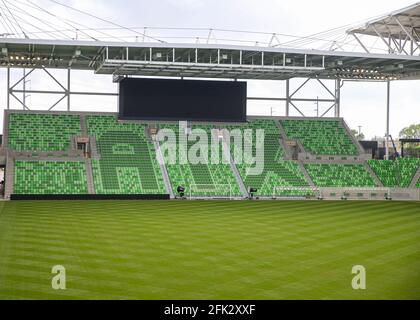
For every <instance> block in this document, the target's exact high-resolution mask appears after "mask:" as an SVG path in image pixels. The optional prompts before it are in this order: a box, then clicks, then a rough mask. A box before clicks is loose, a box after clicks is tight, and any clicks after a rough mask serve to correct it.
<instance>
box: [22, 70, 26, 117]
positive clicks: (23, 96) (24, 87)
mask: <svg viewBox="0 0 420 320" xmlns="http://www.w3.org/2000/svg"><path fill="white" fill-rule="evenodd" d="M22 84H23V92H22V102H23V110H25V106H26V69H25V68H23V81H22Z"/></svg>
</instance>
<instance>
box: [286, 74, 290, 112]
mask: <svg viewBox="0 0 420 320" xmlns="http://www.w3.org/2000/svg"><path fill="white" fill-rule="evenodd" d="M289 111H290V80H289V79H287V80H286V117H288V116H289Z"/></svg>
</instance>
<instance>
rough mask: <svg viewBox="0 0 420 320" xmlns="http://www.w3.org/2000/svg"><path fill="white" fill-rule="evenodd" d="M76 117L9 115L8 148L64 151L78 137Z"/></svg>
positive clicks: (78, 125) (33, 114)
mask: <svg viewBox="0 0 420 320" xmlns="http://www.w3.org/2000/svg"><path fill="white" fill-rule="evenodd" d="M80 133H81V128H80V117H79V116H78V115H63V114H36V113H11V114H10V117H9V140H8V141H9V148H10V149H12V150H15V151H66V150H68V149H69V147H70V140H71V137H72V136H75V135H80Z"/></svg>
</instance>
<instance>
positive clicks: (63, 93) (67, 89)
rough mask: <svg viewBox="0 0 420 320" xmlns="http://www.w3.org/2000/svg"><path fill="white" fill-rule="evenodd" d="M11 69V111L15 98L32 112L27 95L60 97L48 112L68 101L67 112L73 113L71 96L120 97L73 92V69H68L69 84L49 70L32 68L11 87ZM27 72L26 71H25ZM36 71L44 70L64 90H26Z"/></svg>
mask: <svg viewBox="0 0 420 320" xmlns="http://www.w3.org/2000/svg"><path fill="white" fill-rule="evenodd" d="M10 70H11V68H10V67H8V68H7V109H8V110H9V109H10V102H11V99H10V97H13V98H14V99H15V100H16V101H18V102H19V104H20V105H22V107H23V109H24V110H31V109H30V108H29V106H28V105H27V103H26V96H27V94H46V95H54V96H56V95H59V96H60V97H59V98H58V99H57V100H56V101H55V102H54V103H53V104H52V105H51V106H50V107H49V109H48V111H51V110H53V109H54V108H55V107H56V106H57V105H58V104H59V103H60V102H61V101H63V100H64V99H67V111H71V96H72V95H87V96H118V93H109V92H89V91H86V92H81V91H71V70H72V69H71V68H68V69H67V82H66V83H64V84H63V83H62V82H60V81H59V80H58V79H57V78H56V77H54V75H53V74H52V73H51V72H50V71H48V69H47V68H45V67H42V68H38V67H37V68H32V69H30V70H29V72H26V71H25V72H24V75H23V76H22V77H21V78H20V79H19V80H18V81H17V82H15V83H14V84H13V85H11V75H10ZM24 70H25V69H24ZM35 70H43V71H44V72H45V73H46V74H47V75H48V76H49V78H51V79H52V80H53V81H54V82H55V83H57V84H58V85H59V86H60V87H61V89H62V90H60V91H57V90H32V89H29V90H28V89H26V85H25V83H26V81H27V78H28V77H29V76H30V75H31V74H32V72H34V71H35ZM21 83H23V89H16V87H17V86H18V85H19V84H21ZM20 94H22V99H20V98H19V95H20Z"/></svg>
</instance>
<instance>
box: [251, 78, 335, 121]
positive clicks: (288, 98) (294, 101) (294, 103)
mask: <svg viewBox="0 0 420 320" xmlns="http://www.w3.org/2000/svg"><path fill="white" fill-rule="evenodd" d="M291 80H292V79H287V80H285V81H286V90H285V91H286V92H285V96H284V97H280V98H269V97H248V100H251V101H252V100H254V101H284V102H285V110H286V111H285V115H286V117H288V116H290V110H291V108H290V107H293V109H295V110H296V111H297V112H298V113H299V114H300V115H301V116H302V117H305V116H306V115H305V113H304V111H303V110H302V108H301V107H299V104H298V103H299V102H313V103H319V102H328V103H332V105H330V106H329V107H328V108H327V109H326V110H324V111H323V112H322V113H321V114H320V115H319V117H320V118H322V117H325V116H327V115H329V114H331V112H332V111H333V117H340V99H341V98H340V95H341V87H342V86H343V81H342V80H341V79H335V80H321V79H318V78H306V79H305V80H304V81H303V82H302V83H301V84H300V85H299V87H298V88H297V89H296V90H294V91H293V92H292V93H290V81H291ZM311 80H312V81H317V82H318V83H320V84H321V86H322V88H323V89H324V91H325V92H327V93H328V95H329V96H330V97H331V98H323V99H319V98H295V96H296V94H297V93H299V92H300V91H301V90H302V89H303V88H304V87H305V86H306V85H307V84H308V83H309V82H310V81H311ZM327 81H329V82H331V81H334V83H335V87H334V89H331V88H329V87H328V84H329V83H328V82H327Z"/></svg>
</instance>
